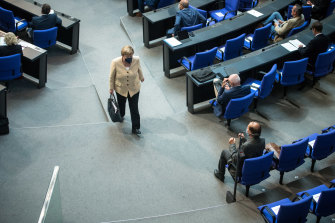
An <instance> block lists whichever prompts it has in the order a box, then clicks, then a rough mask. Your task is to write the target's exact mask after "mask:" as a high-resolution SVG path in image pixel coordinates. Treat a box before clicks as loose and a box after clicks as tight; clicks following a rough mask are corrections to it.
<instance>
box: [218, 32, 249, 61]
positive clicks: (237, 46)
mask: <svg viewBox="0 0 335 223" xmlns="http://www.w3.org/2000/svg"><path fill="white" fill-rule="evenodd" d="M244 38H245V34H244V33H243V34H242V35H240V36H238V37H236V38H234V39H229V40H227V42H226V44H225V45H223V46H220V47H219V49H218V51H217V52H216V58H217V59H218V60H222V61H225V60H230V59H233V58H235V57H238V56H241V55H242V49H243V43H244Z"/></svg>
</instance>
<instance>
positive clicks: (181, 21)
mask: <svg viewBox="0 0 335 223" xmlns="http://www.w3.org/2000/svg"><path fill="white" fill-rule="evenodd" d="M206 21H207V20H206V18H205V17H204V16H203V15H201V14H200V13H199V12H198V10H196V9H194V8H190V7H189V8H184V9H183V10H180V11H178V12H177V14H176V22H175V24H174V34H175V35H177V32H178V31H180V29H181V28H182V27H186V26H194V25H197V24H199V23H202V24H203V25H206Z"/></svg>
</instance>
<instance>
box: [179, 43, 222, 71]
mask: <svg viewBox="0 0 335 223" xmlns="http://www.w3.org/2000/svg"><path fill="white" fill-rule="evenodd" d="M216 51H217V47H214V48H213V49H211V50H208V51H205V52H199V53H196V54H195V55H193V56H190V57H183V58H181V59H180V60H178V62H179V63H180V64H181V65H182V66H183V67H185V68H186V69H187V70H196V69H199V68H203V67H207V66H210V65H212V64H213V62H214V59H215V53H216Z"/></svg>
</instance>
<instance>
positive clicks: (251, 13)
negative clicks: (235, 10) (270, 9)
mask: <svg viewBox="0 0 335 223" xmlns="http://www.w3.org/2000/svg"><path fill="white" fill-rule="evenodd" d="M247 13H249V14H250V15H253V16H255V17H260V16H262V15H263V13H260V12H258V11H256V10H254V9H251V10H249V11H247Z"/></svg>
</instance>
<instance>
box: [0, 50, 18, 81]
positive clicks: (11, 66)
mask: <svg viewBox="0 0 335 223" xmlns="http://www.w3.org/2000/svg"><path fill="white" fill-rule="evenodd" d="M21 75H22V73H21V54H14V55H10V56H5V57H0V81H8V80H13V79H15V78H18V77H20V76H21Z"/></svg>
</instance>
